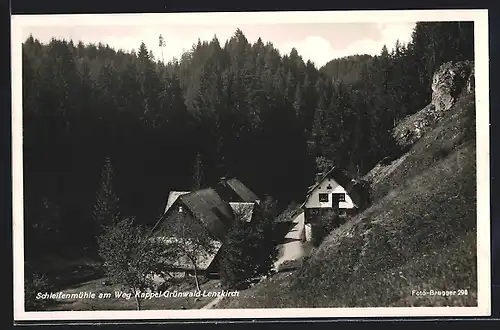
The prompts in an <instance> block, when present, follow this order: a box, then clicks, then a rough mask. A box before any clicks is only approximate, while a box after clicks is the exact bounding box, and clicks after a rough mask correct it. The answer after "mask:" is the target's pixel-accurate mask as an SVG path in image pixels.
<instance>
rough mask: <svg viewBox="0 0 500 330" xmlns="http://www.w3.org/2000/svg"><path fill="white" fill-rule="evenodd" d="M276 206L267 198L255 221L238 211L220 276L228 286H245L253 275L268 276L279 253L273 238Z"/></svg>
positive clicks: (225, 285) (223, 256) (227, 240)
mask: <svg viewBox="0 0 500 330" xmlns="http://www.w3.org/2000/svg"><path fill="white" fill-rule="evenodd" d="M275 206H276V203H274V202H273V201H272V200H266V201H263V203H262V205H261V208H260V212H259V214H258V216H257V217H256V218H255V222H252V223H246V222H244V221H241V220H240V218H241V216H242V215H241V214H235V218H236V221H235V224H234V225H233V226H232V228H231V230H230V231H229V233H228V235H227V237H226V239H225V242H224V244H223V245H222V257H221V261H220V278H221V284H222V286H223V287H224V288H226V289H228V288H244V287H245V286H247V285H248V284H249V283H250V281H251V280H252V279H253V278H256V277H259V276H264V275H267V274H269V273H270V272H271V270H272V269H273V265H274V261H275V260H276V258H277V256H278V252H277V249H276V244H275V241H274V239H273V233H274V225H275V222H274V220H275V218H274V217H275V215H276V212H275Z"/></svg>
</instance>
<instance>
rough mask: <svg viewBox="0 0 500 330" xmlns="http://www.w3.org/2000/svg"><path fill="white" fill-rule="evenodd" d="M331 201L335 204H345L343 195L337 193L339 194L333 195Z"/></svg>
mask: <svg viewBox="0 0 500 330" xmlns="http://www.w3.org/2000/svg"><path fill="white" fill-rule="evenodd" d="M333 200H334V201H335V202H337V203H338V202H345V194H343V193H339V194H333Z"/></svg>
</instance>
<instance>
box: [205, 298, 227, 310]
mask: <svg viewBox="0 0 500 330" xmlns="http://www.w3.org/2000/svg"><path fill="white" fill-rule="evenodd" d="M222 298H224V297H223V296H219V297H217V298H215V299H214V300H212V301H211V302H209V303H208V304H206V305H205V306H203V307H202V308H201V309H212V308H213V307H214V306H215V305H217V304H218V303H219V302H220V301H221V300H222Z"/></svg>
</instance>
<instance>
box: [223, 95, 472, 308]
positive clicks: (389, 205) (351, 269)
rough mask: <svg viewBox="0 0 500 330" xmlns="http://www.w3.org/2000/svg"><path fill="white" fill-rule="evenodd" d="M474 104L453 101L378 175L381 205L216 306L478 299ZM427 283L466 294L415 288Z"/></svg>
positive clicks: (469, 302) (456, 303)
mask: <svg viewBox="0 0 500 330" xmlns="http://www.w3.org/2000/svg"><path fill="white" fill-rule="evenodd" d="M473 107H474V100H473V97H471V96H468V97H465V98H463V99H462V100H461V101H460V102H459V103H457V105H456V106H455V107H454V108H452V109H450V110H449V111H448V112H447V113H446V114H445V116H444V118H442V119H441V120H440V121H439V123H438V125H437V126H435V127H434V128H433V129H431V130H430V131H428V132H427V133H426V134H425V135H424V136H423V137H422V138H421V139H420V140H419V141H418V142H417V143H416V144H415V145H414V146H413V147H412V148H411V150H410V151H409V154H406V155H404V156H403V157H405V158H404V160H403V161H401V162H400V163H399V164H398V166H393V167H392V169H391V171H390V173H386V175H385V176H384V175H380V180H379V181H378V182H377V183H376V185H375V187H374V192H375V193H376V198H377V199H376V201H375V203H374V204H373V205H372V206H371V207H370V208H368V209H367V210H365V211H364V212H363V213H362V214H360V215H358V216H356V217H354V218H353V219H352V220H351V221H349V222H347V223H346V224H344V225H343V226H341V227H339V228H338V229H336V230H334V231H333V232H332V233H331V234H330V236H329V237H328V238H327V239H326V240H325V241H324V242H323V243H322V245H321V246H320V247H319V248H318V249H317V250H316V251H315V252H314V253H313V255H312V256H311V257H310V258H309V260H307V261H306V263H305V264H304V266H303V267H302V268H301V269H300V270H298V271H296V272H294V273H286V274H279V275H277V277H276V276H275V277H274V278H272V279H270V280H268V281H266V282H263V283H260V284H258V285H256V286H255V287H253V288H251V289H249V290H247V291H245V292H243V293H242V294H240V297H239V298H227V299H224V300H223V301H221V303H220V304H219V305H218V306H217V308H248V307H253V308H259V307H260V308H262V307H351V306H357V307H363V306H366V307H373V306H445V305H446V306H451V305H453V306H472V305H476V304H477V292H476V291H477V286H476V232H475V228H476V179H475V171H476V166H475V160H476V157H475V156H476V148H475V138H474V134H473V133H474V132H473V131H474V127H475V125H474V120H473V116H471V114H473V110H474V108H473ZM396 162H397V161H396ZM426 289H427V290H429V289H434V290H458V289H467V290H468V295H466V296H454V297H451V298H444V297H417V296H413V295H412V290H426Z"/></svg>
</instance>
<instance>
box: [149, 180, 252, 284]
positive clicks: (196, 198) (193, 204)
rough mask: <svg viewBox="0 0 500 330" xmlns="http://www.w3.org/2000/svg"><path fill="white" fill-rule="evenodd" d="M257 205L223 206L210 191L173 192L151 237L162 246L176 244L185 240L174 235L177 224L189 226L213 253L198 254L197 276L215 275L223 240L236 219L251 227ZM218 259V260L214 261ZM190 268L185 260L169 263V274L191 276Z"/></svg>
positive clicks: (226, 204)
mask: <svg viewBox="0 0 500 330" xmlns="http://www.w3.org/2000/svg"><path fill="white" fill-rule="evenodd" d="M256 207H257V203H256V202H255V201H254V202H227V201H226V200H224V199H222V197H221V196H220V195H219V194H218V192H217V191H216V190H215V189H213V188H205V189H200V190H197V191H193V192H178V191H173V192H171V193H170V194H169V198H168V200H167V206H166V207H165V213H164V214H163V216H162V217H161V218H160V219H159V220H158V222H157V223H156V224H155V226H154V227H153V229H152V231H151V233H152V236H153V237H156V238H159V239H161V240H163V241H165V242H167V243H168V242H172V241H176V242H178V241H179V240H180V239H182V240H186V239H188V238H187V237H178V236H179V235H177V234H178V233H176V232H175V230H176V228H179V226H177V224H179V221H182V222H185V223H186V224H189V223H190V224H191V225H189V226H187V227H190V226H193V228H194V227H196V228H200V229H197V232H198V233H200V232H203V233H204V235H206V237H207V238H208V239H210V240H212V242H213V245H214V246H215V250H214V251H212V253H210V254H207V253H206V252H205V251H201V250H200V256H199V258H198V260H200V264H199V265H198V264H197V272H198V274H205V275H209V276H210V275H212V276H213V275H216V274H217V273H218V260H219V257H220V248H221V247H222V243H223V241H224V238H225V237H226V235H227V234H228V232H229V229H230V228H231V226H232V224H233V223H234V221H236V220H235V219H236V215H238V218H239V219H240V221H244V222H246V223H252V221H253V220H254V217H255V214H256V213H257V212H256ZM180 236H185V233H183V234H182V235H180ZM218 256H219V257H218ZM193 270H194V266H193V265H192V264H191V262H190V261H189V260H187V259H186V258H185V257H181V258H179V260H175V261H172V262H169V271H173V272H176V273H179V272H181V273H187V274H189V273H192V272H193Z"/></svg>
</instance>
